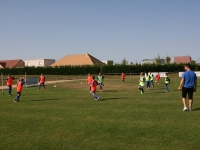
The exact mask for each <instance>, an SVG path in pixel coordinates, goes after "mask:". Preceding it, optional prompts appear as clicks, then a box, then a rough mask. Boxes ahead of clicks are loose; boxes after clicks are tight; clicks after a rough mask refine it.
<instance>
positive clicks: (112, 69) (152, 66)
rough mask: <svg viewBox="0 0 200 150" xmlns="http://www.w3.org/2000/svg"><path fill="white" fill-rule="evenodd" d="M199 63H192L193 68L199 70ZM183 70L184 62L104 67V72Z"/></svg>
mask: <svg viewBox="0 0 200 150" xmlns="http://www.w3.org/2000/svg"><path fill="white" fill-rule="evenodd" d="M199 69H200V67H199V65H192V70H195V71H197V70H198V71H199ZM147 71H151V72H181V71H184V64H164V65H156V64H144V65H139V64H138V65H128V66H127V65H114V66H109V65H105V66H103V67H102V72H103V73H121V72H125V73H140V72H147Z"/></svg>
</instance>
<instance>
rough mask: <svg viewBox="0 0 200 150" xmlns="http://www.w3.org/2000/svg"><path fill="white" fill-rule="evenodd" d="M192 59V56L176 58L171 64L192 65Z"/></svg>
mask: <svg viewBox="0 0 200 150" xmlns="http://www.w3.org/2000/svg"><path fill="white" fill-rule="evenodd" d="M191 60H192V59H191V57H190V56H175V57H173V58H172V60H171V63H177V64H180V63H190V62H191Z"/></svg>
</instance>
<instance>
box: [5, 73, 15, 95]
mask: <svg viewBox="0 0 200 150" xmlns="http://www.w3.org/2000/svg"><path fill="white" fill-rule="evenodd" d="M13 80H14V77H11V75H10V74H8V77H7V78H6V81H7V86H8V95H9V96H12V94H11V93H12V85H13Z"/></svg>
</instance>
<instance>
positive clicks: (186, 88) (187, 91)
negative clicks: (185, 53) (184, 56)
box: [178, 64, 197, 111]
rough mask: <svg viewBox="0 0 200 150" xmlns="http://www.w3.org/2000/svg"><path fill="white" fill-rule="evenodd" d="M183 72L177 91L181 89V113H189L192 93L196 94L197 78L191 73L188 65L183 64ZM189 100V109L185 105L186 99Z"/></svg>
mask: <svg viewBox="0 0 200 150" xmlns="http://www.w3.org/2000/svg"><path fill="white" fill-rule="evenodd" d="M184 67H185V70H186V71H185V72H184V73H183V75H182V79H181V82H180V86H179V88H178V89H179V90H181V89H182V101H183V105H184V107H183V111H187V110H188V111H191V110H192V104H193V92H196V89H197V76H196V74H195V73H194V72H193V71H191V66H190V64H185V66H184ZM187 95H188V98H189V109H188V108H187V105H186V98H187Z"/></svg>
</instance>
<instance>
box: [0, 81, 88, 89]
mask: <svg viewBox="0 0 200 150" xmlns="http://www.w3.org/2000/svg"><path fill="white" fill-rule="evenodd" d="M84 80H85V79H76V80H57V81H47V82H46V83H45V84H46V85H48V84H57V83H63V82H73V81H84ZM31 86H38V85H37V84H32V85H27V87H31ZM12 87H13V88H16V87H17V85H16V84H15V85H13V86H12ZM24 87H26V85H24ZM0 89H1V90H2V89H3V90H6V89H8V87H7V86H1V88H0Z"/></svg>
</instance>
